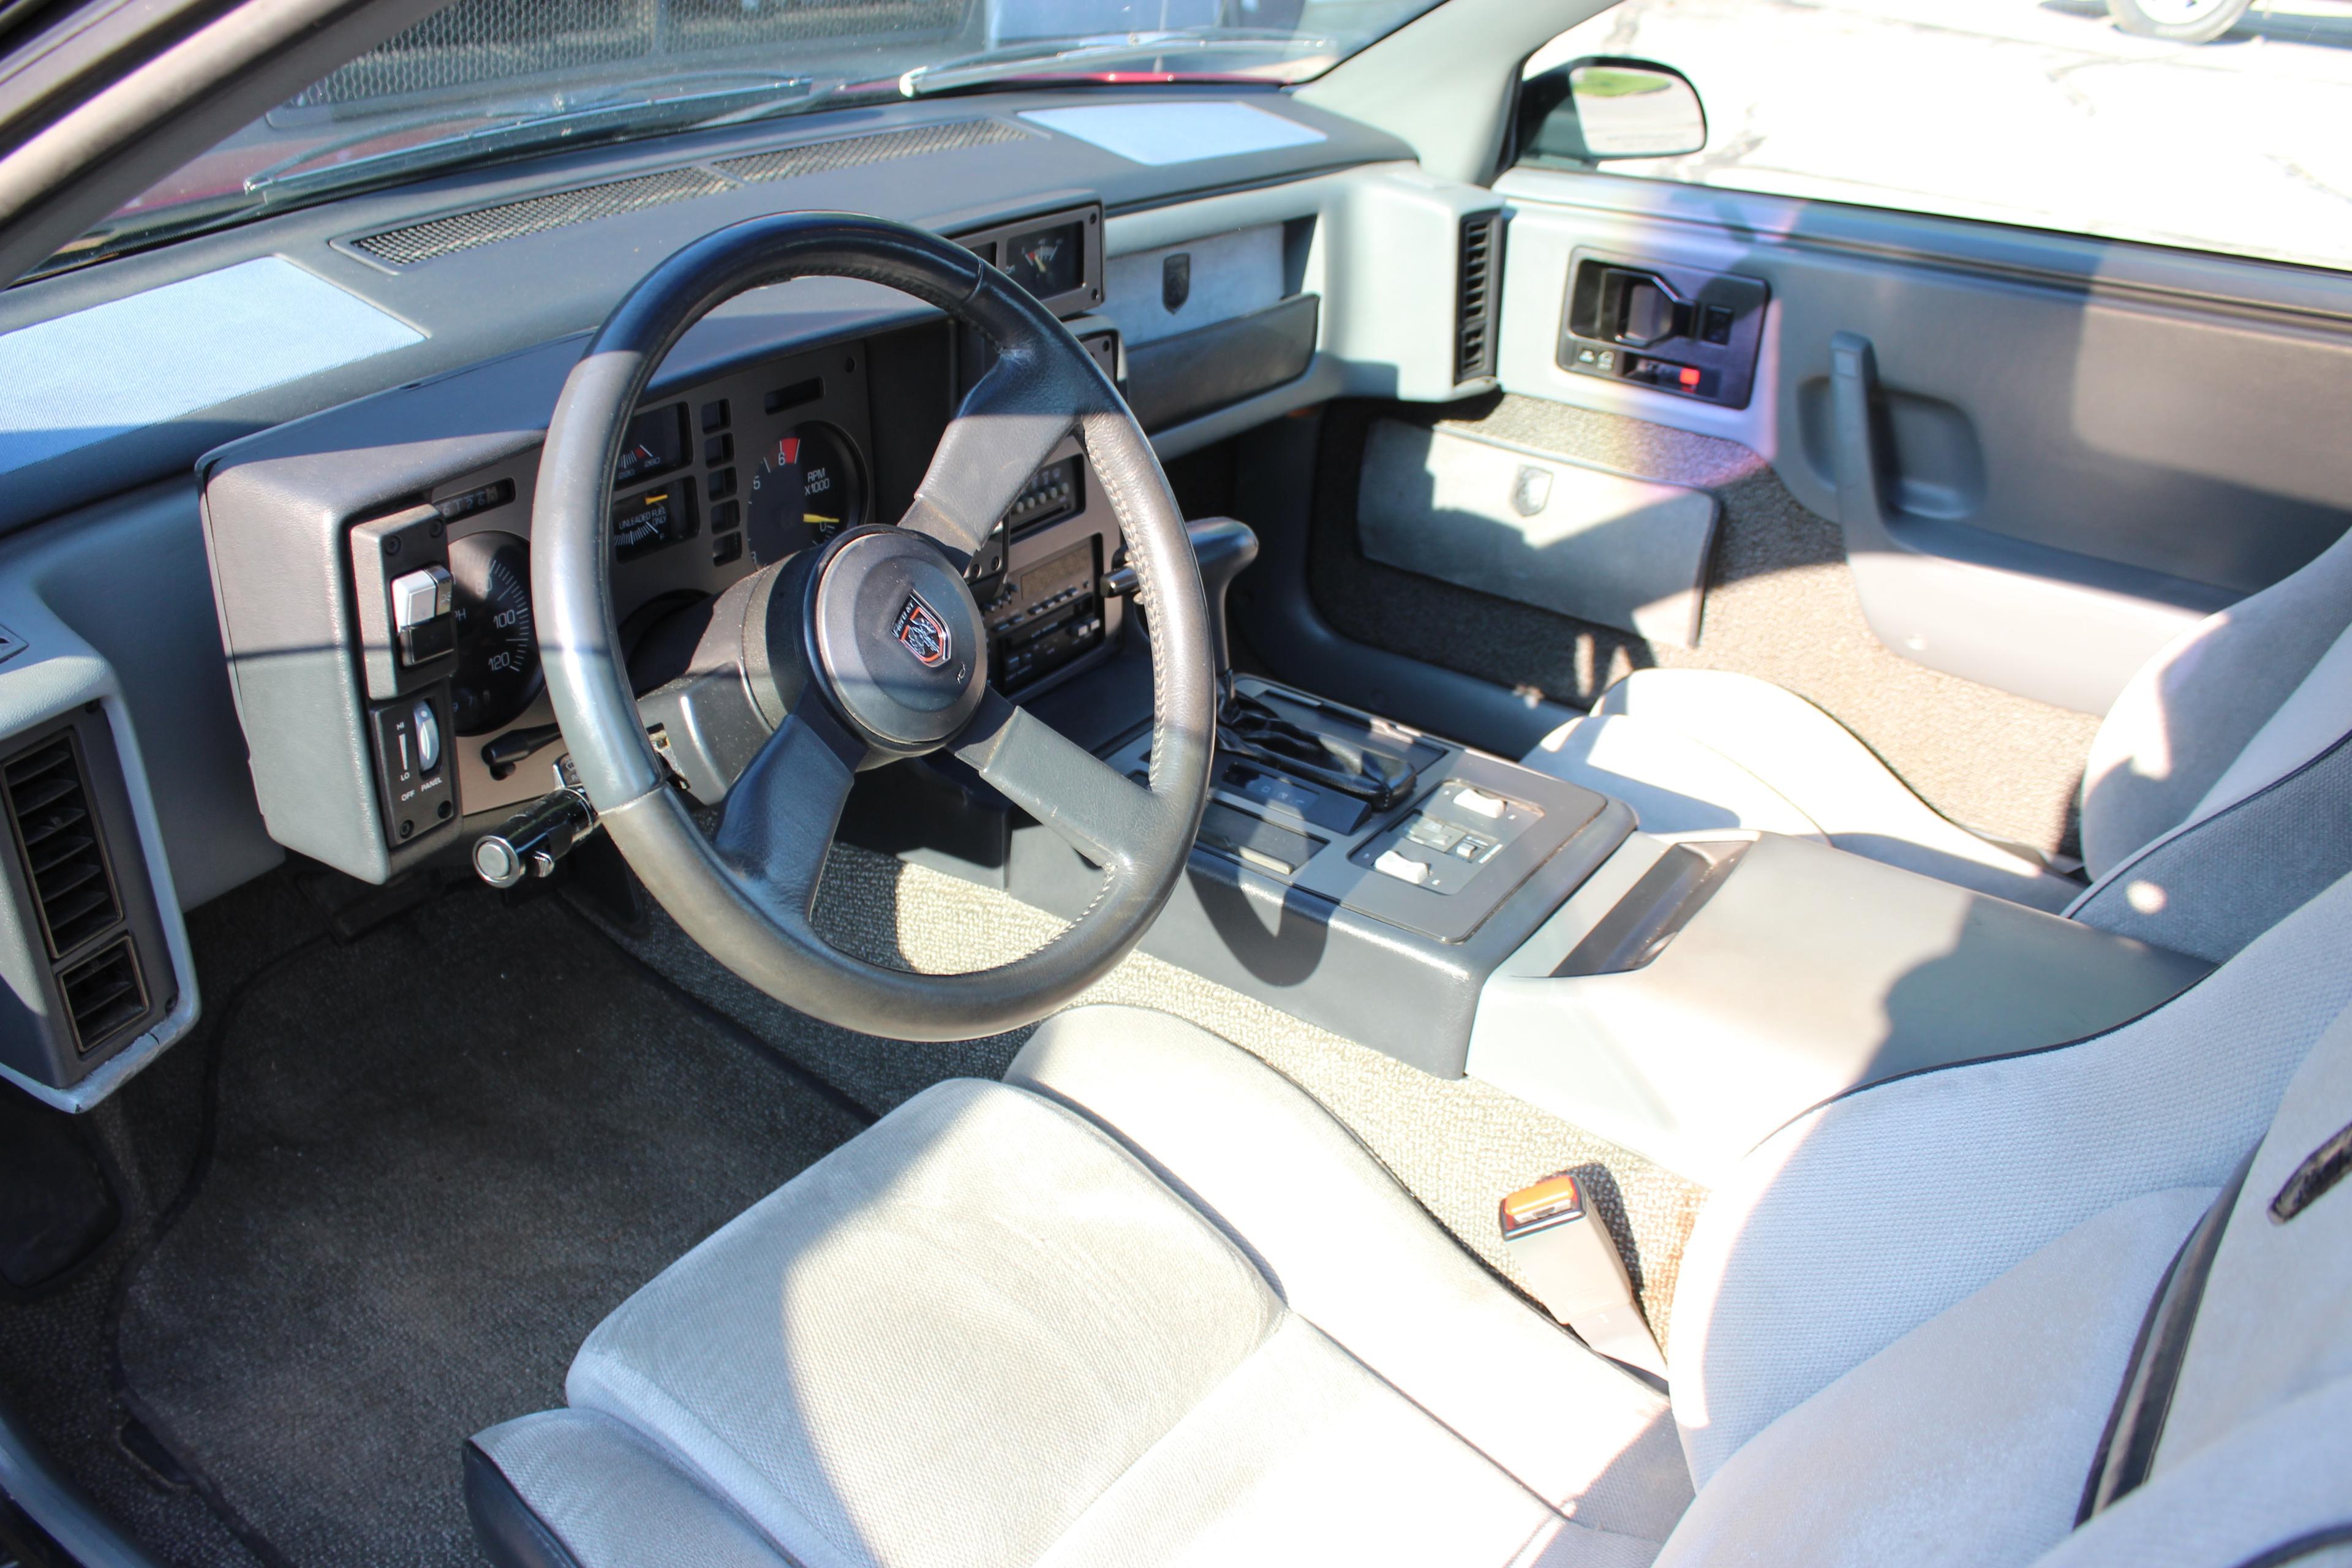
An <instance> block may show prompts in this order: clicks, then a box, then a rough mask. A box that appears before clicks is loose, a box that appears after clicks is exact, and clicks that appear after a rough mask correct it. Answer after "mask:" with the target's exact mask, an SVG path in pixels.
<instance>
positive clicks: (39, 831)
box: [5, 731, 122, 959]
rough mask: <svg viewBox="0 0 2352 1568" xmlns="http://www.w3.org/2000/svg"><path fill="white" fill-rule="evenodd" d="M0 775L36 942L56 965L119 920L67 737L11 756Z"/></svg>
mask: <svg viewBox="0 0 2352 1568" xmlns="http://www.w3.org/2000/svg"><path fill="white" fill-rule="evenodd" d="M5 779H6V785H7V797H8V817H9V821H10V824H11V825H12V826H14V828H15V829H16V845H17V848H18V850H19V851H20V852H21V853H22V855H23V856H24V862H25V872H26V881H27V882H28V884H29V885H30V887H31V888H32V891H33V905H34V908H35V909H36V910H38V911H39V914H40V918H41V934H42V935H43V936H44V937H45V938H47V942H48V948H49V956H50V957H51V958H53V959H55V958H63V957H65V956H66V955H67V954H68V953H69V952H73V951H74V950H75V949H76V948H78V947H79V946H81V945H82V944H83V943H84V942H88V941H89V939H90V938H92V937H94V936H96V935H98V934H99V933H100V932H101V931H106V930H108V929H109V928H110V927H112V926H113V925H114V924H115V923H116V922H117V921H120V920H121V918H122V907H121V904H120V902H118V901H117V900H116V899H115V896H114V877H113V874H112V871H111V870H110V868H109V867H108V866H107V863H106V847H105V845H104V844H103V843H102V842H101V841H100V836H99V829H98V820H97V817H96V815H95V814H94V813H93V811H92V809H91V805H90V798H89V780H88V778H87V777H86V776H85V774H84V773H83V771H82V765H81V757H80V755H79V751H78V749H77V748H76V747H75V745H74V742H73V736H72V734H71V732H70V731H68V732H65V733H61V734H58V735H54V736H52V737H50V738H49V739H48V740H47V741H44V742H40V743H39V744H38V745H36V746H32V747H29V748H27V749H26V750H25V751H23V752H18V753H17V754H16V756H14V757H12V758H10V759H9V761H8V763H7V764H6V767H5Z"/></svg>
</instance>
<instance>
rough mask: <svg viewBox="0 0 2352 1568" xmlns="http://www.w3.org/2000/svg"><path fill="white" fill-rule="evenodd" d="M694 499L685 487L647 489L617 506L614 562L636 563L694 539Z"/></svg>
mask: <svg viewBox="0 0 2352 1568" xmlns="http://www.w3.org/2000/svg"><path fill="white" fill-rule="evenodd" d="M694 531H695V530H694V498H693V496H692V495H691V494H690V493H689V492H688V487H687V486H686V485H684V484H677V485H671V486H665V487H664V488H663V489H657V490H647V491H646V493H645V494H644V495H641V496H631V497H630V498H629V499H628V500H623V501H616V502H614V505H613V559H614V560H615V561H635V559H636V558H637V557H638V556H640V555H650V554H652V553H653V552H655V551H656V550H660V549H662V548H664V547H666V546H667V545H672V544H676V543H677V542H678V541H679V540H681V539H691V538H693V537H694Z"/></svg>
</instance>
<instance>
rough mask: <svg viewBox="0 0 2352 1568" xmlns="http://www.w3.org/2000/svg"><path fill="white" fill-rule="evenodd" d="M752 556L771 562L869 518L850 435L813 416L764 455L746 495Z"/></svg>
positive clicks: (774, 444) (863, 479)
mask: <svg viewBox="0 0 2352 1568" xmlns="http://www.w3.org/2000/svg"><path fill="white" fill-rule="evenodd" d="M743 511H744V530H745V533H746V536H747V538H746V542H748V543H749V544H750V546H751V559H752V560H753V561H754V562H756V563H759V564H760V565H762V566H766V565H770V564H772V563H775V562H778V561H782V559H783V558H784V557H785V556H787V555H790V554H792V553H793V552H795V551H799V550H805V549H807V548H808V547H809V546H810V545H812V544H820V543H823V542H824V541H825V540H828V539H831V538H832V537H833V536H834V535H835V534H836V533H839V532H840V531H842V530H843V529H845V528H855V527H856V526H857V525H858V524H859V523H861V522H863V521H866V477H865V475H864V474H863V473H862V472H861V471H860V470H859V468H858V466H857V453H856V448H854V447H851V445H850V444H849V437H846V436H844V435H843V434H842V433H841V432H840V431H838V430H836V429H835V428H834V427H833V426H830V425H821V424H817V423H815V422H814V421H812V422H810V423H808V424H806V425H797V426H793V428H792V429H789V430H787V431H785V432H784V433H783V434H782V436H780V437H777V438H776V439H775V440H774V441H772V442H771V443H770V444H769V446H768V447H767V449H766V450H765V451H763V452H761V454H760V462H759V466H758V467H757V468H753V469H752V470H751V494H750V495H749V496H747V497H746V498H745V499H744V503H743Z"/></svg>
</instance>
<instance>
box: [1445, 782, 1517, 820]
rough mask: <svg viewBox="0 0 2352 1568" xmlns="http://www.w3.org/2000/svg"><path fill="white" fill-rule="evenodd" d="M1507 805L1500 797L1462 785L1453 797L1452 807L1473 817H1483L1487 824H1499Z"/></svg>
mask: <svg viewBox="0 0 2352 1568" xmlns="http://www.w3.org/2000/svg"><path fill="white" fill-rule="evenodd" d="M1509 804H1510V803H1509V802H1507V801H1506V800H1504V799H1502V798H1501V797H1500V796H1497V795H1488V794H1487V793H1486V791H1485V790H1482V789H1472V788H1471V787H1470V786H1469V785H1467V784H1465V785H1463V786H1462V788H1461V789H1460V790H1459V791H1457V792H1456V793H1455V795H1454V809H1455V810H1456V811H1466V812H1468V813H1469V814H1470V815H1471V816H1483V817H1485V818H1486V820H1487V821H1489V822H1500V821H1501V820H1502V819H1503V813H1504V811H1505V810H1506V809H1507V807H1508V805H1509Z"/></svg>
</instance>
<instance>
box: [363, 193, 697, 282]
mask: <svg viewBox="0 0 2352 1568" xmlns="http://www.w3.org/2000/svg"><path fill="white" fill-rule="evenodd" d="M728 188H729V187H728V184H727V182H726V181H724V180H722V179H720V178H719V176H718V175H716V174H712V173H711V172H710V171H709V170H708V169H665V170H663V171H662V172H661V173H659V174H639V175H636V176H635V177H634V178H632V179H626V180H608V181H606V182H605V183H604V184H601V185H582V186H580V187H578V188H577V189H574V190H569V191H556V192H553V193H551V195H544V196H526V197H524V198H523V199H522V200H521V201H519V202H501V203H499V205H497V206H489V207H476V208H475V209H474V210H473V211H472V212H466V213H451V214H450V215H449V216H446V217H436V218H430V219H427V220H426V221H425V222H424V223H413V224H410V225H409V226H406V227H405V228H388V229H385V230H384V231H383V233H381V234H371V235H364V236H362V237H360V238H358V239H355V240H352V242H351V244H352V249H354V250H357V251H359V252H360V253H361V254H362V255H365V256H372V257H373V258H375V259H377V260H378V261H383V262H389V263H391V264H392V265H393V266H394V267H414V266H415V265H416V264H417V263H418V262H420V261H431V260H433V259H435V258H437V257H443V256H455V255H456V254H457V252H459V251H461V250H473V249H475V248H477V247H480V246H485V245H496V244H498V243H499V241H500V240H505V239H520V238H521V237H523V236H524V235H526V234H545V233H546V232H548V231H549V230H550V229H557V228H570V227H571V226H572V225H574V224H581V223H593V222H595V221H596V220H597V219H598V218H604V217H618V216H621V215H622V214H623V213H634V212H643V211H645V210H646V208H647V207H658V206H667V205H669V204H670V203H671V202H684V201H692V200H693V199H694V198H696V197H697V196H709V195H718V194H719V192H720V191H723V190H726V189H728Z"/></svg>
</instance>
